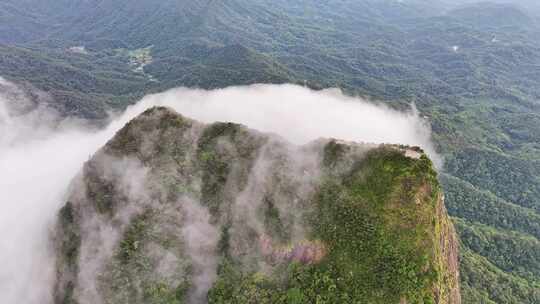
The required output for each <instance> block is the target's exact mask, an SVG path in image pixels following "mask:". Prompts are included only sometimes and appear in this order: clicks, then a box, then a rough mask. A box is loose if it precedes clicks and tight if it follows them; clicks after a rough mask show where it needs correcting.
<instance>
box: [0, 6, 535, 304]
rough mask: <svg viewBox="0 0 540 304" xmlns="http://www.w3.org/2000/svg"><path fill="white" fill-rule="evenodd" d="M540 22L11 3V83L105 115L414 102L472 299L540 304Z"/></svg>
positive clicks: (3, 55) (499, 13)
mask: <svg viewBox="0 0 540 304" xmlns="http://www.w3.org/2000/svg"><path fill="white" fill-rule="evenodd" d="M539 18H540V5H538V4H537V3H536V1H527V0H521V1H491V2H489V3H488V2H482V3H479V2H478V1H474V0H455V1H453V0H438V1H427V0H410V1H408V0H404V1H397V0H365V1H357V0H356V1H355V0H327V1H322V0H314V1H307V0H293V1H291V0H288V1H286V0H272V1H270V0H257V1H249V0H229V1H218V0H189V1H188V0H163V1H153V0H138V1H130V0H92V1H83V0H74V1H73V0H72V1H69V0H46V1H38V0H4V1H2V2H1V3H0V75H2V76H3V77H6V78H7V79H10V80H14V81H18V82H21V83H27V84H28V85H31V86H33V87H35V88H38V89H40V90H43V91H46V92H48V93H49V94H50V95H51V96H52V97H53V99H52V100H49V101H48V102H49V103H51V106H54V107H55V108H57V109H59V110H60V111H61V112H62V113H65V114H66V115H76V116H80V117H86V118H93V119H99V118H103V117H105V115H106V110H107V109H109V108H122V107H125V106H126V105H127V104H130V103H132V102H134V101H136V100H137V99H138V98H140V97H141V96H143V95H145V94H147V93H151V92H157V91H161V90H165V89H168V88H171V87H175V86H190V87H201V88H219V87H226V86H229V85H240V84H250V83H259V82H264V83H284V82H291V83H298V84H305V85H308V86H310V87H312V88H325V87H340V88H342V89H343V90H344V91H345V92H347V93H349V94H353V95H361V96H368V97H370V98H375V99H379V100H384V101H386V102H388V103H389V104H390V105H392V106H396V107H403V106H404V105H407V104H409V103H411V102H414V103H415V104H416V105H417V107H418V108H419V110H420V111H421V112H422V113H423V114H424V115H426V116H428V117H429V118H430V121H431V124H432V129H433V131H434V139H435V141H436V144H437V146H438V148H439V150H440V152H441V153H442V154H443V155H444V157H445V160H446V168H445V171H446V173H445V175H443V178H442V182H443V185H444V187H445V192H446V196H447V199H446V203H447V206H448V208H449V210H450V213H451V215H453V216H455V218H456V223H457V227H458V230H459V232H460V234H461V238H462V243H463V250H462V252H463V253H462V287H463V294H464V301H465V303H538V302H540V272H539V271H538V269H537V268H538V267H537V266H538V265H539V263H540V257H539V256H538V254H537V252H540V245H539V244H540V242H539V239H540V235H539V228H538V225H539V224H538V223H539V216H540V215H539V212H540V102H539V97H540V89H539V86H538V82H539V81H540V39H539V38H540V24H539V22H538V21H539Z"/></svg>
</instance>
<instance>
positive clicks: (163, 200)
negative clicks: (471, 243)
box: [55, 108, 461, 304]
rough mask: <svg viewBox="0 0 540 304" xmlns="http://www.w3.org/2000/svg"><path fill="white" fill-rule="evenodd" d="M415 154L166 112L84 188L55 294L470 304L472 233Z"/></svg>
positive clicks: (137, 126) (99, 166) (78, 187)
mask: <svg viewBox="0 0 540 304" xmlns="http://www.w3.org/2000/svg"><path fill="white" fill-rule="evenodd" d="M411 149H413V148H409V147H404V146H385V145H381V146H374V145H362V144H356V143H345V142H340V141H337V140H328V139H326V140H324V139H321V140H318V141H316V142H312V143H309V144H307V145H305V146H301V147H299V146H294V145H291V144H289V143H287V142H285V141H284V140H283V139H281V138H278V137H277V136H275V135H269V134H262V133H259V132H257V131H254V130H250V129H248V128H246V127H244V126H241V125H237V124H232V123H214V124H211V125H204V124H202V123H199V122H196V121H193V120H191V119H189V118H186V117H183V116H181V115H179V114H177V113H175V112H174V111H172V110H170V109H167V108H151V109H149V110H147V111H145V112H144V113H143V114H141V115H140V116H139V117H137V118H135V119H134V120H132V121H131V122H129V123H128V124H127V125H126V126H125V127H124V128H123V129H122V130H120V131H119V132H118V133H117V134H116V136H115V137H114V138H113V139H111V140H110V141H109V142H108V143H107V145H106V146H105V147H104V148H103V149H101V150H100V151H99V152H98V153H97V154H96V155H95V156H94V157H92V159H90V160H89V161H88V162H87V163H86V164H85V165H84V169H83V172H82V173H81V174H80V175H79V176H78V177H77V179H76V180H75V181H74V183H73V187H72V190H71V194H70V196H69V202H68V203H66V205H65V206H64V207H63V208H62V210H61V211H60V215H59V220H58V226H57V229H58V230H57V232H56V234H55V235H56V236H57V246H56V248H57V255H58V260H59V263H58V270H57V284H56V288H55V298H56V300H55V303H57V304H67V303H90V302H91V303H95V302H103V303H145V304H148V303H194V304H195V303H211V304H219V303H238V304H243V303H268V304H270V303H272V304H276V303H284V304H285V303H298V304H300V303H315V302H318V303H363V302H369V303H381V304H388V303H434V304H435V303H437V304H460V303H461V300H460V293H459V286H458V284H459V283H458V260H457V258H458V241H457V237H456V235H455V231H454V228H453V225H452V223H451V221H450V219H449V217H448V215H447V214H446V210H445V207H444V203H443V200H442V197H443V196H442V192H441V189H440V187H439V185H438V181H437V177H436V172H435V171H434V169H433V168H432V164H431V161H430V160H429V159H428V158H427V156H426V155H425V154H423V152H422V151H421V150H418V149H416V150H411ZM411 153H412V155H415V156H413V157H409V156H407V155H408V154H411ZM92 282H94V283H92Z"/></svg>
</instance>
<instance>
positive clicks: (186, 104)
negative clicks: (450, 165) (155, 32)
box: [0, 78, 437, 304]
mask: <svg viewBox="0 0 540 304" xmlns="http://www.w3.org/2000/svg"><path fill="white" fill-rule="evenodd" d="M39 94H43V93H39ZM39 94H37V95H39ZM33 95H36V94H33ZM28 96H29V93H28V92H25V90H23V89H21V88H20V87H19V86H17V85H15V84H12V83H9V82H7V81H5V80H4V79H2V78H0V195H1V199H0V231H3V235H2V238H0V263H1V264H2V267H1V268H0V302H1V303H7V304H10V303H18V304H19V303H21V304H37V303H39V304H47V303H50V302H51V294H50V292H51V285H52V283H53V281H54V271H53V270H54V258H53V256H52V248H51V244H50V241H49V238H50V233H51V227H52V224H53V223H54V221H55V215H56V213H57V211H58V209H59V208H60V207H61V206H62V205H63V204H64V203H65V195H66V191H67V188H68V186H69V184H70V181H71V180H72V179H73V177H74V176H75V175H76V174H77V172H78V171H79V170H80V169H81V167H82V164H83V163H84V162H85V161H86V160H88V159H89V157H90V156H91V155H92V154H93V153H94V152H95V151H96V150H97V149H99V148H100V147H101V146H103V145H104V144H105V143H106V142H107V140H109V139H110V138H111V137H112V136H114V134H115V132H116V131H118V130H119V129H120V128H121V127H122V126H124V125H125V123H127V122H128V121H129V120H131V119H132V118H134V117H135V116H137V115H138V114H140V113H142V112H143V111H144V110H146V109H147V108H149V107H151V106H168V107H171V108H173V109H175V110H176V111H177V112H179V113H181V114H183V115H185V116H187V117H190V118H193V119H196V120H200V121H203V122H214V121H232V122H237V123H242V124H244V125H247V126H248V127H250V128H253V129H257V130H260V131H265V132H272V133H276V134H279V135H280V136H282V137H284V138H285V139H287V140H289V141H291V142H293V143H296V144H304V143H306V142H308V141H311V140H314V139H317V138H320V137H333V138H338V139H343V140H348V141H357V142H369V143H400V144H408V145H415V146H421V147H422V148H424V149H425V150H426V151H427V152H428V154H430V156H431V157H432V158H436V157H437V156H436V154H435V152H434V149H433V146H432V145H431V142H430V129H429V126H428V124H427V123H426V122H425V121H424V120H423V119H422V118H420V117H419V115H418V113H417V112H416V111H415V110H413V109H411V111H409V112H407V113H404V112H398V111H395V110H391V109H389V108H386V107H383V106H376V105H374V104H372V103H369V102H367V101H365V100H362V99H359V98H352V97H346V96H344V95H342V94H341V93H340V92H339V91H337V90H326V91H318V92H317V91H312V90H309V89H307V88H303V87H300V86H294V85H253V86H246V87H231V88H226V89H221V90H213V91H205V90H193V89H185V88H181V89H174V90H170V91H167V92H164V93H161V94H156V95H150V96H147V97H145V98H143V99H142V100H141V101H140V102H138V103H137V104H136V105H134V106H131V107H129V108H128V109H127V110H126V111H125V112H123V113H121V114H117V115H111V119H110V123H109V124H108V126H107V127H106V128H104V129H101V130H95V129H91V128H88V127H85V124H84V123H82V122H80V121H75V120H72V119H64V118H61V117H59V116H58V115H56V114H55V113H54V112H53V111H51V110H48V109H47V108H45V107H42V106H39V103H38V104H37V105H36V104H32V102H31V101H30V98H29V97H28ZM44 96H45V95H44Z"/></svg>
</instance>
